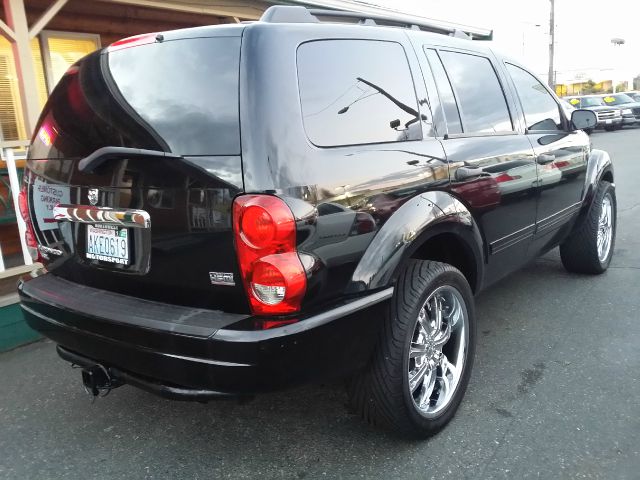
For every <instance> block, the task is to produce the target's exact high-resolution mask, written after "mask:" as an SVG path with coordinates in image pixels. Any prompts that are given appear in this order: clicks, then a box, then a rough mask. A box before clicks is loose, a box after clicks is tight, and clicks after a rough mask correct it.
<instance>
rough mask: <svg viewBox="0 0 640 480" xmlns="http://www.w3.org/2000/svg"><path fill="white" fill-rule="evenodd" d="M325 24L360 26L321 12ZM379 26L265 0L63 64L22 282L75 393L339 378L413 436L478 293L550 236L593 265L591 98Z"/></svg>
mask: <svg viewBox="0 0 640 480" xmlns="http://www.w3.org/2000/svg"><path fill="white" fill-rule="evenodd" d="M336 16H340V17H341V18H340V20H342V21H344V22H353V24H344V23H330V21H324V22H320V21H319V20H322V19H327V18H328V19H329V20H331V19H334V18H335V17H336ZM376 20H380V19H379V18H378V17H376V18H371V17H369V16H365V17H363V15H362V14H356V13H351V12H335V11H318V10H311V11H310V10H307V9H305V8H302V7H272V8H270V9H269V10H267V12H266V13H265V14H264V16H263V18H262V20H261V21H258V22H253V23H248V24H238V25H219V26H211V27H198V28H194V29H186V30H176V31H170V32H163V33H159V34H149V35H142V36H138V37H134V38H130V39H126V40H123V41H120V42H116V43H114V44H112V45H110V46H109V47H107V48H105V49H103V50H101V51H99V52H96V53H92V54H90V55H88V56H87V57H85V58H84V59H82V60H80V61H79V62H78V63H77V64H76V65H74V66H73V67H72V68H71V69H69V71H68V72H67V73H66V74H65V75H64V76H63V77H62V79H61V80H60V82H59V83H58V85H57V86H56V87H55V89H54V91H53V92H52V95H51V97H50V98H49V100H48V102H47V104H46V106H45V108H44V111H43V112H42V115H41V117H40V120H39V122H38V125H37V128H36V133H35V135H34V137H33V139H32V143H31V146H30V148H29V158H28V161H27V169H26V172H25V181H24V187H23V190H22V192H21V193H20V206H21V213H22V215H23V217H24V218H25V220H26V222H27V232H26V241H27V244H28V245H29V247H30V249H31V251H32V252H33V255H34V258H35V259H39V260H40V261H42V263H43V264H44V268H42V269H40V270H36V271H34V272H33V273H32V274H31V275H29V276H27V277H25V278H24V279H23V280H22V281H21V282H20V284H19V287H18V288H19V293H20V297H21V305H22V309H23V311H24V313H25V317H26V319H27V321H28V323H29V325H31V327H33V328H34V329H36V330H37V331H39V332H41V333H42V334H43V335H45V336H46V337H48V338H50V339H52V340H53V341H54V342H55V343H56V344H57V345H58V346H57V351H58V353H59V355H60V356H61V357H62V358H63V359H65V360H67V361H68V362H70V363H72V364H74V365H76V366H78V367H80V368H81V371H82V379H83V382H84V385H85V388H86V389H87V391H88V392H90V393H91V394H93V395H96V396H97V395H103V394H106V393H108V392H109V391H110V390H111V389H113V388H116V387H119V386H121V385H123V384H129V385H133V386H137V387H140V388H142V389H145V390H148V391H150V392H154V393H156V394H159V395H162V396H165V397H168V398H174V399H182V400H198V401H207V400H212V399H216V398H220V397H233V396H247V395H254V394H257V393H260V392H264V391H268V390H273V389H277V388H283V387H287V386H290V385H294V384H299V383H303V382H309V381H312V380H317V379H320V378H325V377H330V376H343V377H345V378H348V379H349V380H348V385H349V387H348V391H349V402H350V405H351V408H353V409H354V410H355V411H356V412H358V413H359V414H360V415H361V416H362V417H363V418H364V419H366V420H367V421H369V422H371V423H373V424H377V425H386V426H389V427H391V428H394V429H396V430H398V431H400V432H402V433H403V434H406V435H409V436H418V437H424V436H427V435H430V434H433V433H434V432H436V431H438V430H439V429H441V428H442V427H443V426H444V425H445V424H446V423H447V422H448V421H449V420H451V418H452V417H453V415H454V413H455V411H456V409H457V408H458V406H459V404H460V402H461V401H462V397H463V396H464V393H465V390H466V388H467V385H468V383H469V378H470V375H471V369H472V366H473V358H474V351H475V345H476V341H477V334H476V329H477V322H476V312H475V308H474V295H475V294H477V293H478V292H480V291H481V290H483V289H484V288H486V287H488V286H489V285H492V284H494V283H495V282H496V281H498V280H499V279H501V278H503V277H505V276H506V275H508V274H510V273H512V272H513V271H515V270H517V269H518V268H520V267H522V266H523V265H525V264H527V263H528V262H530V261H531V260H532V259H534V258H535V257H537V256H538V255H541V254H542V253H544V252H546V251H548V250H549V249H552V248H554V247H556V246H558V245H559V246H560V255H561V258H562V262H563V264H564V266H565V267H566V269H567V270H568V271H571V272H580V273H589V274H597V273H602V272H604V271H605V270H606V269H607V268H608V266H609V263H610V261H611V257H612V255H613V247H614V242H615V233H616V195H615V186H614V183H613V181H614V172H613V166H612V162H611V159H610V158H609V155H608V154H607V153H606V152H604V151H602V150H597V149H593V148H592V147H591V145H590V141H589V137H588V136H587V135H586V134H585V133H584V132H583V131H582V130H583V129H588V128H593V127H594V126H595V125H596V122H597V118H596V115H595V114H594V112H592V111H590V110H575V111H573V113H572V114H571V117H570V118H569V117H567V116H566V114H565V111H564V109H563V108H562V106H561V104H560V100H559V99H558V98H557V97H556V96H555V94H554V93H553V92H552V91H551V90H549V88H548V87H547V86H546V85H545V84H544V82H541V81H540V80H539V79H538V78H537V77H535V76H534V75H533V74H531V73H530V71H529V70H527V69H526V68H525V67H524V66H522V65H520V64H519V63H517V62H516V61H514V60H511V59H509V58H506V57H503V56H501V55H499V54H498V53H496V52H494V51H493V50H492V49H491V48H490V46H488V45H487V44H486V42H475V41H471V39H470V38H469V37H467V38H458V37H465V35H464V34H462V33H461V32H459V31H453V30H451V31H450V33H451V34H452V35H450V36H447V35H443V34H442V33H429V32H425V31H419V30H416V29H415V27H414V28H408V27H411V26H409V25H406V24H404V23H401V22H400V21H399V20H396V19H393V18H383V19H382V21H381V23H383V24H385V26H378V25H375V24H374V21H376ZM393 25H396V26H395V27H394V26H393ZM421 26H422V28H424V29H427V30H429V29H431V30H435V31H437V32H443V30H442V28H444V27H442V26H434V25H432V24H429V23H423V24H421ZM397 27H407V28H397ZM473 34H474V38H476V37H480V38H482V37H483V35H484V36H485V37H487V36H488V32H485V33H482V32H477V31H476V32H473ZM563 169H566V172H567V174H566V175H565V170H563ZM558 171H560V175H559V174H558ZM518 176H519V177H520V178H516V177H518ZM524 180H526V181H524ZM466 186H469V188H466ZM483 188H484V189H486V190H487V191H486V194H484V193H483V192H481V191H480V189H483ZM542 193H543V194H542ZM381 195H384V197H381ZM407 197H410V198H407ZM51 199H53V200H51ZM394 199H396V200H394ZM394 202H395V203H394ZM378 208H379V209H380V210H382V211H383V213H382V214H381V215H377V213H376V212H377V211H378ZM374 215H376V216H375V217H374ZM345 242H348V243H349V249H350V250H349V255H346V256H345V255H343V249H342V248H341V245H344V244H345ZM569 281H570V280H569ZM531 298H532V301H534V299H536V293H535V292H531ZM533 317H535V315H533V316H532V321H535V318H533ZM522 334H523V335H526V332H523V333H522ZM532 341H534V339H532ZM552 353H553V352H550V353H549V354H552ZM545 354H547V353H546V352H545ZM60 378H64V377H59V378H58V381H60Z"/></svg>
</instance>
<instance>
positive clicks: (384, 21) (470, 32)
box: [260, 5, 493, 40]
mask: <svg viewBox="0 0 640 480" xmlns="http://www.w3.org/2000/svg"><path fill="white" fill-rule="evenodd" d="M319 17H323V18H326V19H329V21H331V20H333V21H337V22H340V20H355V22H351V23H358V24H360V25H383V26H394V27H404V28H411V29H414V30H424V31H427V32H432V33H440V34H443V35H449V36H451V37H457V38H465V39H469V40H493V30H485V29H481V28H474V27H468V26H464V25H455V24H450V23H445V22H438V21H436V20H429V19H426V18H421V17H412V16H410V15H403V14H397V15H381V14H377V13H366V12H355V11H347V10H327V9H317V8H306V7H302V6H289V5H274V6H271V7H269V8H268V9H267V10H266V11H265V12H264V14H263V15H262V17H261V18H260V21H261V22H266V23H320V18H319Z"/></svg>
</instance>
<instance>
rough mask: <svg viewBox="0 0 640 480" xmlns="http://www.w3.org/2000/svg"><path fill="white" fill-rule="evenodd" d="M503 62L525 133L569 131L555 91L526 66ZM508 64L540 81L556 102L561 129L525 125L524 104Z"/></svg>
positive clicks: (566, 119) (565, 116)
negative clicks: (531, 127)
mask: <svg viewBox="0 0 640 480" xmlns="http://www.w3.org/2000/svg"><path fill="white" fill-rule="evenodd" d="M503 64H504V69H505V72H506V75H508V78H509V81H510V82H511V86H512V88H513V92H514V94H515V96H516V101H517V102H518V106H519V107H520V111H521V112H522V119H523V120H524V123H523V127H524V133H525V135H535V134H550V133H556V134H557V133H558V132H568V131H571V130H570V129H569V128H568V125H569V119H568V118H567V115H566V114H565V112H564V109H563V108H562V106H561V105H560V103H559V101H560V102H561V101H562V100H559V99H558V98H556V95H555V93H554V92H553V91H552V90H551V89H550V88H549V85H547V84H546V83H544V82H543V81H542V80H540V79H539V78H538V76H537V75H534V74H533V73H532V72H531V71H529V70H528V69H527V68H525V67H523V66H522V65H518V64H517V63H515V62H510V61H503ZM509 66H512V67H514V68H519V69H520V70H522V71H523V72H525V73H528V74H529V75H530V76H532V77H533V78H534V79H535V80H537V81H538V83H540V85H542V86H543V87H544V89H545V90H546V92H547V93H548V94H549V96H550V97H551V99H552V100H553V101H554V102H555V104H556V108H557V109H558V114H559V115H560V122H561V123H562V129H560V130H530V129H529V128H528V127H527V114H526V113H525V111H524V105H523V104H522V100H521V99H520V93H519V92H518V87H517V86H516V82H515V81H514V80H513V77H512V76H511V73H510V72H509ZM579 108H582V98H580V107H579Z"/></svg>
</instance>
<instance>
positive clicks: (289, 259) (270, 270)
mask: <svg viewBox="0 0 640 480" xmlns="http://www.w3.org/2000/svg"><path fill="white" fill-rule="evenodd" d="M233 228H234V232H235V240H236V250H237V253H238V260H239V263H240V272H241V274H242V280H243V283H244V286H245V290H246V292H247V296H248V297H249V304H250V305H251V310H252V311H253V313H254V314H256V315H284V314H288V313H294V312H297V311H299V310H300V305H301V303H302V299H303V297H304V294H305V291H306V288H307V276H306V273H305V270H304V268H303V266H302V263H301V262H300V258H298V253H297V251H296V222H295V218H294V217H293V213H291V210H290V209H289V207H288V206H287V204H286V203H285V202H284V201H283V200H281V199H280V198H278V197H274V196H271V195H243V196H241V197H238V198H236V200H235V201H234V203H233Z"/></svg>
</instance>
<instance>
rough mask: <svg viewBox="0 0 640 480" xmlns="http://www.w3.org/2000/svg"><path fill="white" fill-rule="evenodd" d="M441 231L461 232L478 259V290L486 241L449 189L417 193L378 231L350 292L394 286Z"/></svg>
mask: <svg viewBox="0 0 640 480" xmlns="http://www.w3.org/2000/svg"><path fill="white" fill-rule="evenodd" d="M440 233H453V234H455V235H457V236H458V237H459V238H460V239H461V240H462V241H463V242H464V244H465V245H466V247H467V248H468V249H469V250H470V252H471V253H472V255H473V257H474V259H475V262H476V265H475V267H476V282H475V283H476V285H472V286H471V287H472V288H473V289H474V291H477V290H478V289H479V287H480V285H481V284H482V277H483V273H484V268H483V267H484V257H485V255H484V248H483V245H484V242H483V240H482V235H481V234H480V230H479V229H478V226H477V224H476V222H475V220H474V219H473V216H472V215H471V213H470V212H469V210H468V209H467V208H466V207H465V206H464V205H463V204H462V203H461V202H460V201H459V200H457V199H456V198H455V197H453V196H452V195H450V194H449V193H446V192H441V191H433V192H426V193H423V194H421V195H417V196H416V197H414V198H412V199H411V200H409V201H408V202H406V203H405V204H404V205H403V206H402V207H400V208H399V209H398V210H397V211H396V212H395V213H394V214H393V215H392V216H391V218H389V220H388V221H387V222H386V223H385V224H384V226H383V227H382V228H381V229H380V231H379V232H378V233H377V234H376V236H375V237H374V239H373V240H372V242H371V244H370V245H369V247H368V248H367V250H366V252H365V253H364V255H363V256H362V258H361V259H360V262H359V263H358V266H357V267H356V269H355V271H354V273H353V276H352V278H351V282H350V283H349V286H348V288H347V292H348V293H357V292H363V291H367V290H375V289H379V288H385V287H388V286H389V285H392V284H393V283H394V282H395V280H396V278H397V277H398V275H399V274H400V272H401V271H402V269H403V268H404V264H405V262H406V261H407V260H408V259H409V258H411V255H413V253H415V251H416V250H417V249H418V248H419V247H420V246H421V245H423V244H424V242H425V241H427V240H428V239H429V238H432V237H433V236H435V235H438V234H440Z"/></svg>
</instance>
